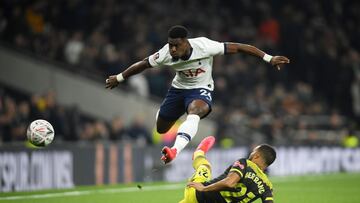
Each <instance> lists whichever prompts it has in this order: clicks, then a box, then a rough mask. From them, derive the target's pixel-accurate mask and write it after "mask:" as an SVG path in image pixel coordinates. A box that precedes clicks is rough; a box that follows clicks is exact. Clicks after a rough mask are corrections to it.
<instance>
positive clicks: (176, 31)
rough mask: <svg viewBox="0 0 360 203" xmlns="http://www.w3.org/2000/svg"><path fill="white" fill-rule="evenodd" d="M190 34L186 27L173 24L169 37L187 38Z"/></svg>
mask: <svg viewBox="0 0 360 203" xmlns="http://www.w3.org/2000/svg"><path fill="white" fill-rule="evenodd" d="M187 35H188V30H187V29H186V27H184V26H182V25H175V26H172V27H171V28H170V29H169V31H168V37H169V38H173V39H175V38H186V37H187Z"/></svg>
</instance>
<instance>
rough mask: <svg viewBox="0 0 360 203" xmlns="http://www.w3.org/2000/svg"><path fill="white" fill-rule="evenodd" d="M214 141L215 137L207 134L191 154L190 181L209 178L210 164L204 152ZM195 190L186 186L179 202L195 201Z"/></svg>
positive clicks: (200, 181)
mask: <svg viewBox="0 0 360 203" xmlns="http://www.w3.org/2000/svg"><path fill="white" fill-rule="evenodd" d="M214 143H215V137H213V136H209V137H206V138H204V139H203V140H202V141H201V142H200V144H199V145H198V147H197V148H196V150H195V152H194V154H193V160H194V161H193V167H194V169H195V173H194V174H193V176H192V177H191V178H190V180H189V181H191V182H198V183H202V182H205V181H208V180H210V179H211V165H210V163H209V161H208V160H207V159H206V157H205V154H206V153H207V152H208V151H209V150H210V149H211V148H212V146H213V145H214ZM196 202H197V200H196V192H195V189H194V188H192V187H186V188H185V191H184V199H183V200H182V201H180V203H196Z"/></svg>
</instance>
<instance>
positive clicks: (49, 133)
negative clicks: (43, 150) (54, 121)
mask: <svg viewBox="0 0 360 203" xmlns="http://www.w3.org/2000/svg"><path fill="white" fill-rule="evenodd" d="M26 135H27V138H28V140H29V142H30V143H31V144H33V145H35V146H37V147H45V146H47V145H48V144H50V143H51V142H52V141H53V139H54V135H55V131H54V128H53V127H52V125H51V124H50V123H49V122H47V121H46V120H42V119H39V120H35V121H33V122H31V123H30V125H29V127H28V129H27V132H26Z"/></svg>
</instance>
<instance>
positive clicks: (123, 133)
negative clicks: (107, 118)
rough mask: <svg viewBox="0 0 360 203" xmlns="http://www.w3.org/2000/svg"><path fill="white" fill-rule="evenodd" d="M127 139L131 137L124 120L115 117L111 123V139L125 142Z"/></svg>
mask: <svg viewBox="0 0 360 203" xmlns="http://www.w3.org/2000/svg"><path fill="white" fill-rule="evenodd" d="M126 137H129V135H128V134H127V130H126V129H125V126H124V123H123V120H122V118H121V117H119V116H116V117H114V118H113V120H112V121H111V131H110V139H111V140H124V139H126Z"/></svg>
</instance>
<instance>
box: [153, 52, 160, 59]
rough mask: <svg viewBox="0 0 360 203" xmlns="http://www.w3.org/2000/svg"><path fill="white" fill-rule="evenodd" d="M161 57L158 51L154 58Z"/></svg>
mask: <svg viewBox="0 0 360 203" xmlns="http://www.w3.org/2000/svg"><path fill="white" fill-rule="evenodd" d="M159 57H160V54H159V52H156V53H155V55H154V60H156V59H158V58H159Z"/></svg>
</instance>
